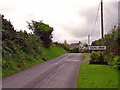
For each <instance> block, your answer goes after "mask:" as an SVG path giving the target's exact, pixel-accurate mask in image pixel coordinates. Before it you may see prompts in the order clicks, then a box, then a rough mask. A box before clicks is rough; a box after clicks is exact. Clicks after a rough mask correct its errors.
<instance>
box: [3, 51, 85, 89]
mask: <svg viewBox="0 0 120 90" xmlns="http://www.w3.org/2000/svg"><path fill="white" fill-rule="evenodd" d="M82 56H83V54H81V53H68V54H64V55H61V56H59V57H57V58H54V59H52V60H49V61H46V62H43V63H41V64H38V65H35V66H33V67H30V68H28V69H26V70H24V71H21V72H18V73H16V74H13V75H11V76H8V77H5V78H3V80H2V86H3V88H76V84H77V76H78V74H79V67H80V64H81V59H82Z"/></svg>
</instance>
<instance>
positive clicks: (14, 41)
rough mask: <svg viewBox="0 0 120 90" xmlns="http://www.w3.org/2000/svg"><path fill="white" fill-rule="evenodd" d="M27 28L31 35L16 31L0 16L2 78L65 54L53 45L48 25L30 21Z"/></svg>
mask: <svg viewBox="0 0 120 90" xmlns="http://www.w3.org/2000/svg"><path fill="white" fill-rule="evenodd" d="M28 27H29V28H30V29H32V31H33V33H27V32H26V31H22V30H20V31H16V30H15V29H14V26H13V25H12V23H11V22H10V20H9V21H8V20H7V19H4V16H3V15H2V45H1V46H0V47H1V48H2V77H5V76H8V75H10V74H13V73H16V72H18V71H21V70H24V69H26V68H28V67H30V66H33V65H35V64H39V63H41V62H44V61H47V60H50V59H52V58H55V57H57V56H59V55H61V54H65V53H67V51H66V50H64V49H63V48H61V47H59V46H57V45H55V44H53V42H52V31H53V28H52V27H50V26H49V25H48V24H44V23H43V22H42V21H40V22H36V21H32V23H28ZM0 35H1V34H0Z"/></svg>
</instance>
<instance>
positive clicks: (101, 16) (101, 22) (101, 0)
mask: <svg viewBox="0 0 120 90" xmlns="http://www.w3.org/2000/svg"><path fill="white" fill-rule="evenodd" d="M103 30H104V28H103V0H101V35H102V43H103V42H104V39H103Z"/></svg>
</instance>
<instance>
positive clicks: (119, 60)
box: [109, 56, 120, 70]
mask: <svg viewBox="0 0 120 90" xmlns="http://www.w3.org/2000/svg"><path fill="white" fill-rule="evenodd" d="M109 65H111V66H112V67H113V68H115V69H118V70H120V56H116V57H114V59H113V61H112V62H110V63H109Z"/></svg>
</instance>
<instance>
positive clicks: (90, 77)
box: [77, 27, 120, 88]
mask: <svg viewBox="0 0 120 90" xmlns="http://www.w3.org/2000/svg"><path fill="white" fill-rule="evenodd" d="M101 45H105V46H106V47H107V49H106V50H105V51H104V53H103V52H101V51H94V52H93V53H92V54H91V55H89V54H87V53H85V54H84V55H89V56H90V57H91V59H90V60H89V61H87V62H85V63H83V64H82V65H81V66H80V71H79V76H78V82H77V88H119V83H118V82H119V73H120V28H117V27H114V29H112V30H111V32H110V33H108V34H106V35H105V36H104V43H102V41H101V39H99V40H96V41H94V42H92V46H101ZM84 59H85V57H84V56H83V60H84Z"/></svg>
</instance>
